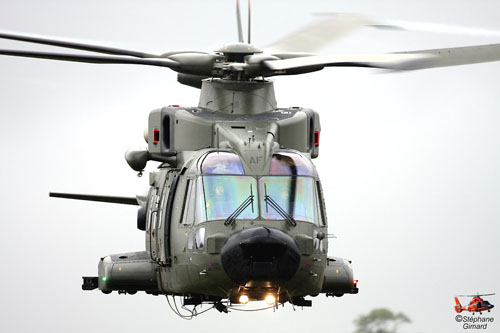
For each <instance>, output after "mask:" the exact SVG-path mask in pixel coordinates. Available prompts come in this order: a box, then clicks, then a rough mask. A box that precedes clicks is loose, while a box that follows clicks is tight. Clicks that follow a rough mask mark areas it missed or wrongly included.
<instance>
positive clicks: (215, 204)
mask: <svg viewBox="0 0 500 333" xmlns="http://www.w3.org/2000/svg"><path fill="white" fill-rule="evenodd" d="M196 187H197V190H196V192H197V195H196V201H197V204H196V213H195V220H196V223H201V222H204V221H211V220H225V219H227V218H228V217H229V216H230V215H231V214H233V213H234V212H235V210H237V209H238V207H240V206H241V205H242V203H244V202H245V200H247V199H248V198H249V197H252V196H255V198H256V199H257V197H258V200H255V202H253V201H252V204H251V205H250V204H249V205H247V206H246V207H245V208H244V209H243V210H242V211H241V212H239V213H238V216H237V219H247V220H253V219H256V218H257V217H259V216H261V217H262V218H263V219H266V220H283V219H286V217H284V216H283V213H280V212H279V210H280V208H281V209H282V210H283V211H284V212H285V213H286V214H285V215H289V217H291V218H293V219H294V220H297V221H306V222H312V223H317V222H318V204H317V202H318V201H317V200H318V199H317V197H316V184H315V181H314V179H313V178H312V177H300V176H299V177H289V176H264V177H260V178H258V179H256V178H255V177H252V176H199V177H198V180H197V182H196ZM266 197H270V198H271V200H272V201H274V203H276V204H277V205H278V207H279V208H276V207H275V206H274V205H273V204H269V201H268V200H266ZM252 199H253V197H252Z"/></svg>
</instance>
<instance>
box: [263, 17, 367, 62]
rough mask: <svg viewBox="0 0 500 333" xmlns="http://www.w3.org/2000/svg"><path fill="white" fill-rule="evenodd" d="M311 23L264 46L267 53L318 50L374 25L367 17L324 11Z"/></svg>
mask: <svg viewBox="0 0 500 333" xmlns="http://www.w3.org/2000/svg"><path fill="white" fill-rule="evenodd" d="M318 17H320V18H319V19H316V20H315V21H313V22H312V23H311V24H310V25H308V26H306V27H304V28H302V29H300V30H298V31H295V32H293V33H291V34H289V35H287V36H285V37H283V38H281V39H279V40H277V41H276V42H274V43H272V44H270V45H268V46H266V47H264V50H265V51H266V53H271V54H272V53H288V52H316V51H319V50H320V49H321V48H323V47H325V46H326V45H327V44H329V43H331V42H332V41H334V40H336V39H339V38H341V37H343V36H345V35H347V34H349V33H351V32H353V31H356V30H357V29H359V28H361V27H364V26H369V25H372V24H373V23H374V22H373V21H372V20H370V19H368V18H367V17H364V16H362V15H358V14H348V13H322V14H321V15H319V16H318Z"/></svg>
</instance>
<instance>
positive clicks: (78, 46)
mask: <svg viewBox="0 0 500 333" xmlns="http://www.w3.org/2000/svg"><path fill="white" fill-rule="evenodd" d="M0 38H3V39H11V40H17V41H21V42H29V43H35V44H43V45H51V46H58V47H64V48H69V49H75V50H81V51H90V52H98V53H104V54H112V55H124V56H131V57H137V58H158V57H160V56H159V55H156V54H150V53H144V52H139V51H131V50H124V49H118V48H113V47H107V46H98V45H90V44H83V43H77V42H70V41H63V40H56V39H49V38H42V37H34V36H27V35H21V34H13V33H6V32H0Z"/></svg>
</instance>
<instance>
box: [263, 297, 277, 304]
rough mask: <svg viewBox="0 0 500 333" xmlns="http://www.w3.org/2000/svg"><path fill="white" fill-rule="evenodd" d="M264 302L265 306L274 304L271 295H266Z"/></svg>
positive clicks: (274, 300) (274, 301)
mask: <svg viewBox="0 0 500 333" xmlns="http://www.w3.org/2000/svg"><path fill="white" fill-rule="evenodd" d="M265 301H266V303H267V304H269V305H273V304H274V303H276V298H275V297H274V296H273V295H267V296H266V299H265Z"/></svg>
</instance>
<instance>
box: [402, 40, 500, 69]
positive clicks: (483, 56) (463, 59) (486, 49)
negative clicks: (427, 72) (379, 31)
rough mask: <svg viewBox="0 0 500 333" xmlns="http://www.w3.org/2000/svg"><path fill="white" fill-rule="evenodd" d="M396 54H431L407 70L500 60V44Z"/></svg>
mask: <svg viewBox="0 0 500 333" xmlns="http://www.w3.org/2000/svg"><path fill="white" fill-rule="evenodd" d="M394 54H413V55H423V54H426V55H431V56H432V57H428V58H427V59H423V60H422V61H419V62H415V63H413V64H411V65H410V66H409V67H407V68H404V69H406V70H417V69H426V68H436V67H448V66H459V65H467V64H478V63H482V62H491V61H498V60H500V44H490V45H476V46H464V47H454V48H448V49H433V50H421V51H409V52H398V53H394Z"/></svg>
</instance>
